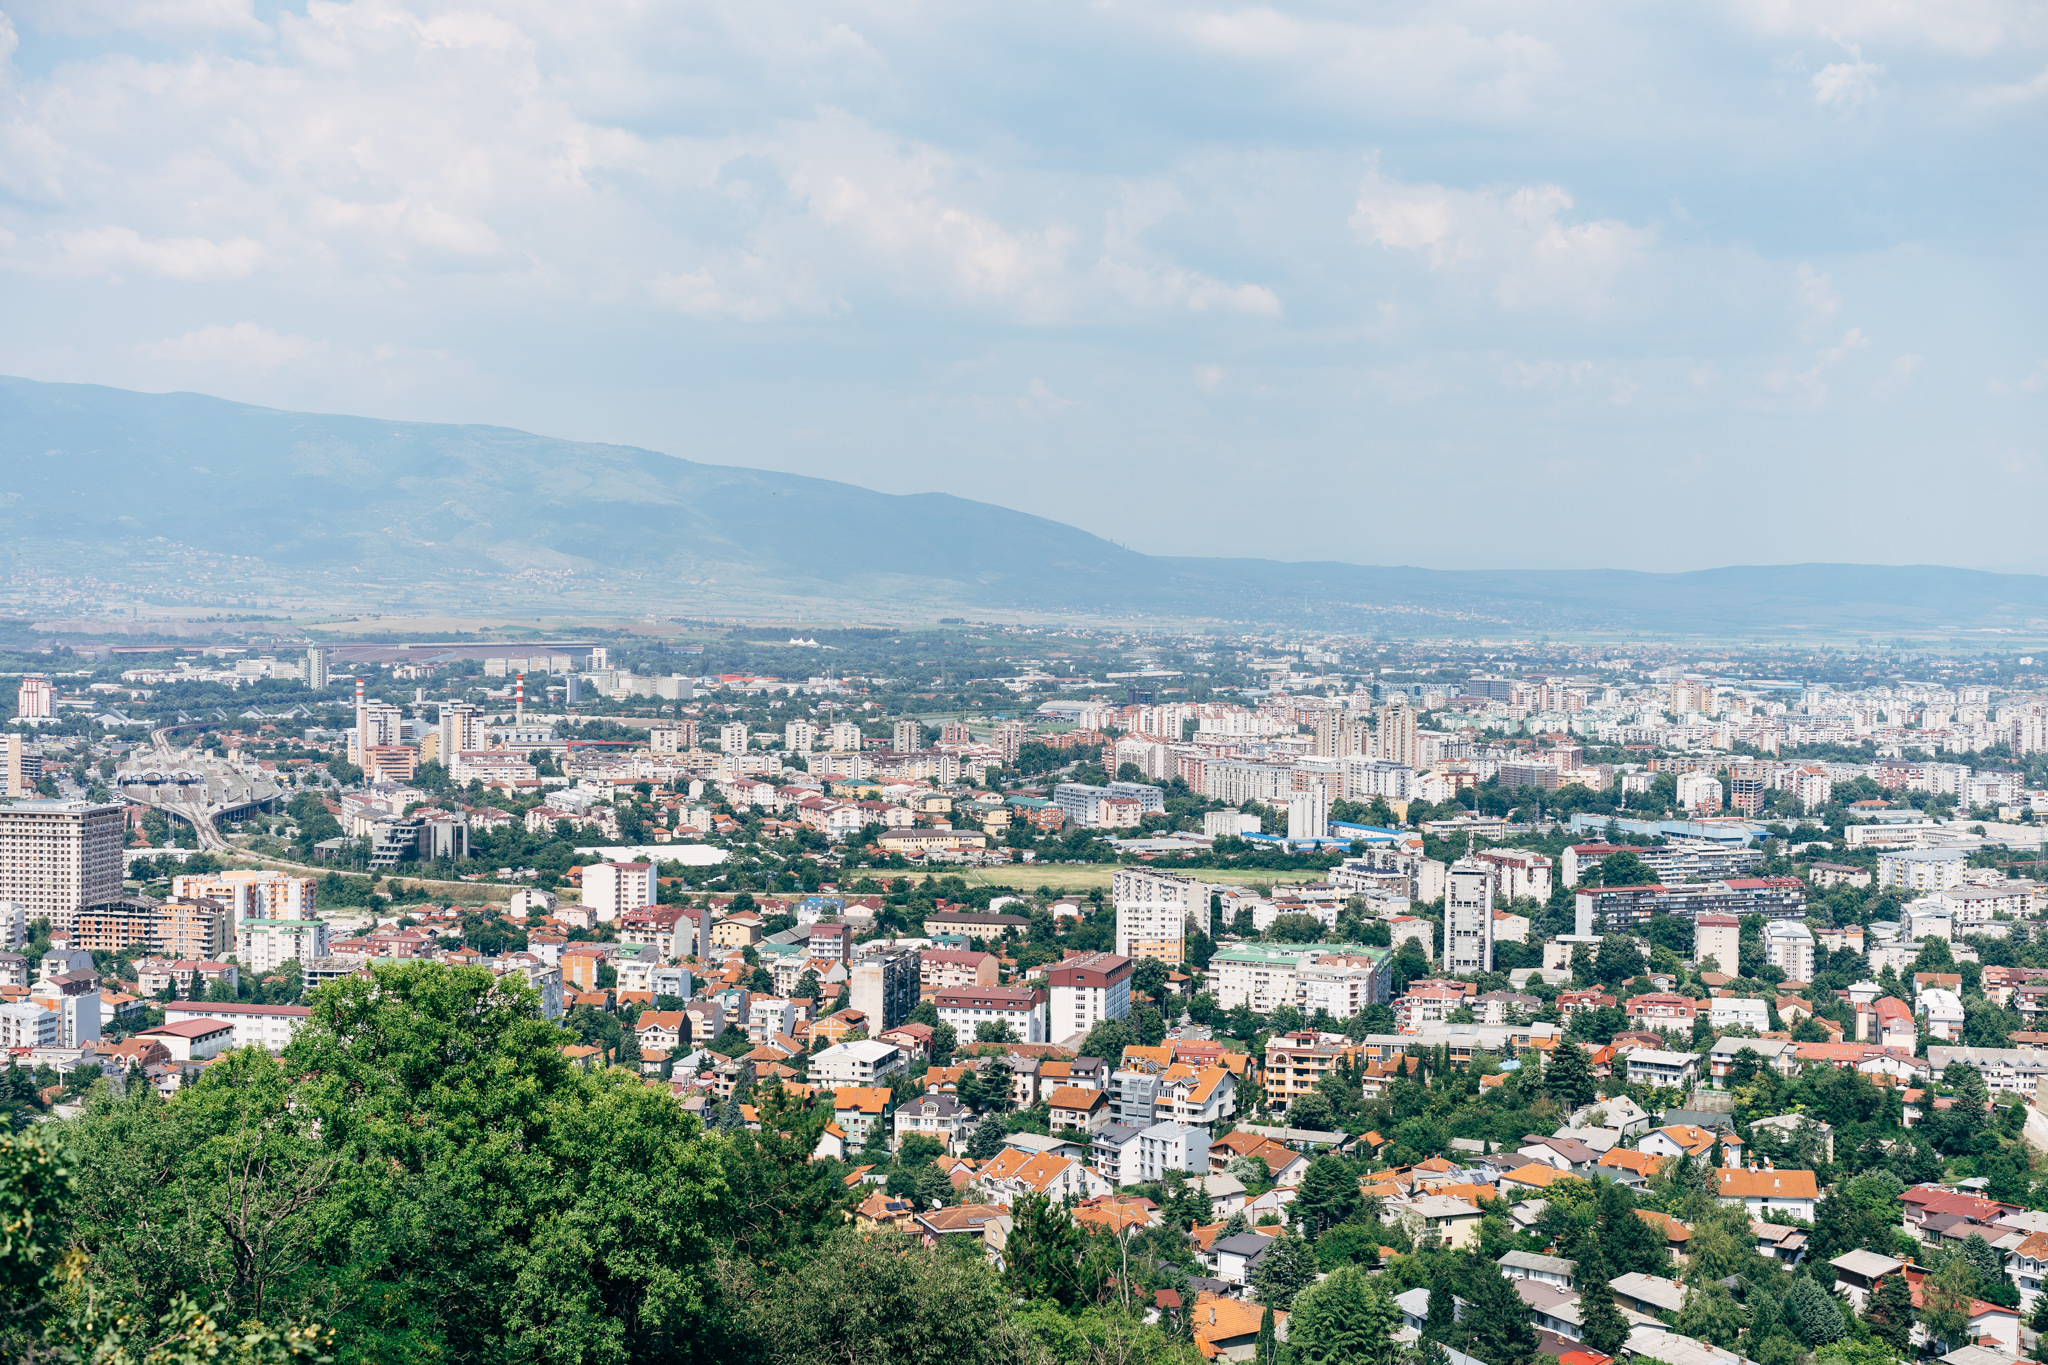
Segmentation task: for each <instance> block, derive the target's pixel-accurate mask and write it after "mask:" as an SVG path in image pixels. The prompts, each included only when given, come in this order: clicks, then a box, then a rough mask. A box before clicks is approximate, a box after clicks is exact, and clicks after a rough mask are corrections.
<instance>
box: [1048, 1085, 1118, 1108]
mask: <svg viewBox="0 0 2048 1365" xmlns="http://www.w3.org/2000/svg"><path fill="white" fill-rule="evenodd" d="M1045 1103H1046V1106H1047V1107H1048V1108H1051V1109H1088V1110H1094V1109H1099V1108H1101V1107H1102V1106H1103V1105H1105V1104H1108V1103H1109V1096H1107V1095H1105V1094H1103V1093H1102V1092H1101V1091H1100V1090H1083V1089H1081V1087H1079V1086H1075V1085H1063V1086H1061V1087H1060V1088H1059V1089H1057V1090H1055V1091H1053V1092H1052V1094H1050V1095H1048V1096H1046V1100H1045Z"/></svg>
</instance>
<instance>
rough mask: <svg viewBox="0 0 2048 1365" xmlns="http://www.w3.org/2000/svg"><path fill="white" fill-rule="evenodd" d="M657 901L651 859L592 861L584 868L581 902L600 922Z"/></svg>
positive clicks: (607, 922) (611, 919)
mask: <svg viewBox="0 0 2048 1365" xmlns="http://www.w3.org/2000/svg"><path fill="white" fill-rule="evenodd" d="M656 901H657V895H656V889H655V881H654V864H653V863H592V864H591V865H590V866H588V867H586V868H584V869H583V903H584V904H585V905H587V906H589V907H590V911H591V913H592V914H593V915H594V916H596V918H597V922H598V923H599V924H609V923H611V922H612V921H613V920H615V919H617V918H618V917H619V916H621V915H623V914H625V913H626V912H627V911H628V910H638V909H639V908H640V907H641V906H643V905H653V904H655V903H656Z"/></svg>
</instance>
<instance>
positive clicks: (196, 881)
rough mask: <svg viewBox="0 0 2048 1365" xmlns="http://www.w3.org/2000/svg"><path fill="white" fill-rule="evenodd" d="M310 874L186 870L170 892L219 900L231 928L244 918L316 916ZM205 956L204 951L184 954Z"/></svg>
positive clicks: (180, 896) (178, 896)
mask: <svg viewBox="0 0 2048 1365" xmlns="http://www.w3.org/2000/svg"><path fill="white" fill-rule="evenodd" d="M315 885H316V883H315V882H314V880H313V879H312V878H311V877H294V876H291V875H290V874H288V873H284V872H274V871H268V870H265V871H252V870H237V871H229V872H184V873H180V874H179V875H177V876H175V877H173V878H171V895H172V897H173V898H174V899H177V900H181V901H189V900H209V901H218V902H220V903H221V904H222V905H224V906H226V907H227V908H228V910H229V911H230V913H231V916H232V917H231V918H230V920H229V921H228V927H229V928H230V929H232V928H233V927H234V926H235V925H237V924H240V923H241V922H242V921H243V920H245V919H294V920H298V919H313V918H315V915H314V913H313V889H314V887H315ZM182 956H185V957H205V956H208V954H205V953H185V954H182Z"/></svg>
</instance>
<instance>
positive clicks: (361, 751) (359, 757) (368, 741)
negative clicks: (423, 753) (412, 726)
mask: <svg viewBox="0 0 2048 1365" xmlns="http://www.w3.org/2000/svg"><path fill="white" fill-rule="evenodd" d="M404 733H405V715H404V713H403V712H401V711H400V710H399V709H398V708H397V707H395V706H391V705H388V704H386V703H384V702H381V701H371V702H361V703H359V704H358V705H357V706H356V730H355V736H354V743H353V745H352V748H353V752H352V753H350V754H349V760H350V761H351V762H353V763H356V764H361V763H362V762H363V760H364V759H365V757H367V756H368V754H369V752H370V750H372V749H381V748H383V747H385V746H386V745H390V744H397V743H399V742H400V741H401V739H402V738H403V737H404Z"/></svg>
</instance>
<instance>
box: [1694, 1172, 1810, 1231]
mask: <svg viewBox="0 0 2048 1365" xmlns="http://www.w3.org/2000/svg"><path fill="white" fill-rule="evenodd" d="M1714 1195H1715V1197H1716V1198H1717V1199H1719V1200H1720V1201H1721V1202H1722V1203H1724V1204H1740V1205H1742V1206H1743V1207H1744V1208H1745V1209H1747V1210H1749V1214H1750V1217H1752V1218H1762V1219H1763V1220H1764V1221H1766V1222H1768V1221H1769V1215H1771V1214H1774V1213H1777V1214H1784V1215H1786V1216H1788V1217H1792V1218H1797V1219H1799V1220H1800V1221H1802V1222H1806V1223H1811V1222H1812V1221H1813V1213H1814V1208H1815V1206H1817V1205H1818V1204H1819V1203H1820V1190H1819V1189H1818V1187H1817V1186H1816V1185H1815V1183H1814V1175H1813V1172H1812V1171H1787V1170H1775V1169H1772V1168H1770V1167H1768V1166H1767V1167H1765V1168H1764V1169H1762V1170H1750V1169H1747V1168H1744V1167H1729V1168H1726V1169H1723V1170H1718V1171H1715V1172H1714Z"/></svg>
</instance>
